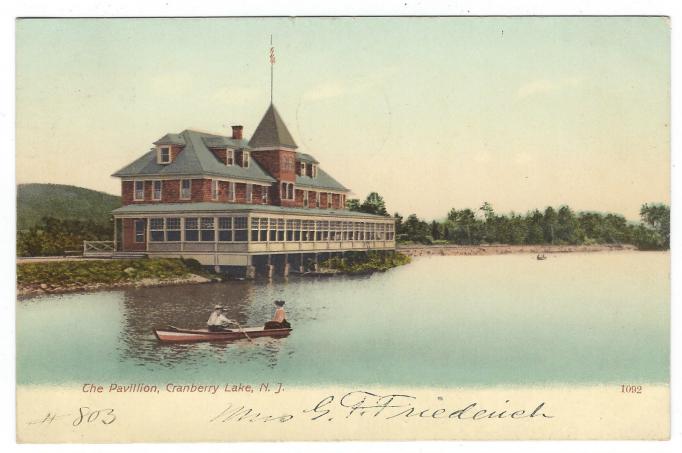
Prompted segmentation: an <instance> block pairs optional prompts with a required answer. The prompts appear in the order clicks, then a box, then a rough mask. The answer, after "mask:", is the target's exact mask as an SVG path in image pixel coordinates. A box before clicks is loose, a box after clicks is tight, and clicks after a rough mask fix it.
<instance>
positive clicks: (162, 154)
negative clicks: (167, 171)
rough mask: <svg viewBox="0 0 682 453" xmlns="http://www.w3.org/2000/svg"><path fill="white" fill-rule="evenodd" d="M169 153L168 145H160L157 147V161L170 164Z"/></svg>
mask: <svg viewBox="0 0 682 453" xmlns="http://www.w3.org/2000/svg"><path fill="white" fill-rule="evenodd" d="M170 161H171V155H170V147H169V146H161V147H159V149H158V162H159V163H160V164H170Z"/></svg>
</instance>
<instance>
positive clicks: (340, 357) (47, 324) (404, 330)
mask: <svg viewBox="0 0 682 453" xmlns="http://www.w3.org/2000/svg"><path fill="white" fill-rule="evenodd" d="M669 260H670V255H669V254H668V253H658V252H651V253H645V252H610V253H592V254H579V253H570V254H557V255H548V259H547V260H545V261H538V260H536V259H535V257H534V256H533V255H525V254H523V255H500V256H442V257H441V256H438V257H424V258H418V259H415V260H414V261H413V262H412V263H411V264H409V265H407V266H403V267H400V268H396V269H392V270H390V271H388V272H386V273H381V274H375V275H372V276H368V277H367V276H366V277H361V278H360V277H337V278H327V279H322V278H320V279H307V278H300V277H296V278H294V277H290V278H289V279H287V280H285V279H281V280H274V281H272V282H267V281H255V282H225V283H218V284H207V285H187V286H177V287H163V288H141V289H126V290H116V291H106V292H96V293H86V294H69V295H59V296H53V295H51V296H40V297H34V298H29V299H21V300H19V301H18V302H17V382H18V383H19V384H48V383H49V384H64V383H77V384H82V383H90V382H91V383H98V384H103V385H106V384H109V383H114V382H115V383H145V384H154V383H157V384H165V383H190V382H193V383H197V384H200V383H210V384H213V383H216V382H219V383H227V382H230V383H239V382H243V383H251V384H253V383H260V382H282V383H284V384H285V385H296V384H302V385H326V384H341V385H344V384H345V385H352V384H368V385H371V384H378V383H381V384H384V385H405V386H446V387H455V386H489V385H539V384H593V383H616V384H621V383H631V384H641V383H664V382H668V375H669V353H670V346H669V271H668V269H669ZM274 299H285V300H286V301H287V304H286V307H285V308H286V310H287V318H288V319H289V321H290V322H291V324H292V326H293V327H294V330H293V332H292V334H291V335H290V336H289V337H287V338H280V339H272V338H259V339H255V340H254V341H253V342H250V341H248V340H240V341H236V342H233V343H212V344H211V343H197V344H182V345H166V344H160V343H159V342H158V341H157V340H156V338H155V337H154V335H153V334H152V330H151V329H152V327H154V326H164V325H167V324H172V325H177V326H183V327H188V328H201V327H203V326H204V323H205V320H206V319H207V318H208V315H209V313H210V311H211V309H212V307H213V305H215V304H217V303H220V304H226V305H228V306H229V312H228V316H229V317H230V318H233V319H237V320H238V321H239V322H240V323H241V324H242V325H261V324H262V323H263V322H264V321H265V320H267V319H269V318H270V317H271V316H272V313H273V308H274V307H273V305H272V301H273V300H274Z"/></svg>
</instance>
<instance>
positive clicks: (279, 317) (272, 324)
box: [265, 300, 291, 329]
mask: <svg viewBox="0 0 682 453" xmlns="http://www.w3.org/2000/svg"><path fill="white" fill-rule="evenodd" d="M275 306H276V307H277V309H275V316H273V317H272V321H268V322H266V323H265V329H285V328H286V329H288V328H290V327H291V324H289V323H288V322H287V315H286V313H285V312H284V301H283V300H276V301H275Z"/></svg>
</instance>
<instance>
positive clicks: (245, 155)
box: [242, 151, 250, 168]
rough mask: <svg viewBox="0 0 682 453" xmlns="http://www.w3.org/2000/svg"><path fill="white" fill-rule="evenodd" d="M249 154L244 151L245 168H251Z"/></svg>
mask: <svg viewBox="0 0 682 453" xmlns="http://www.w3.org/2000/svg"><path fill="white" fill-rule="evenodd" d="M249 157H250V155H249V152H248V151H242V167H244V168H249V160H250V159H249Z"/></svg>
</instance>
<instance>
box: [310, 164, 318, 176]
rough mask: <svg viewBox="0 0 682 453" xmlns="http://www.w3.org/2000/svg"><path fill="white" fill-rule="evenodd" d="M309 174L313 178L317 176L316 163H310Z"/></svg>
mask: <svg viewBox="0 0 682 453" xmlns="http://www.w3.org/2000/svg"><path fill="white" fill-rule="evenodd" d="M310 176H311V177H313V178H317V165H315V164H312V165H311V166H310Z"/></svg>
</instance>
